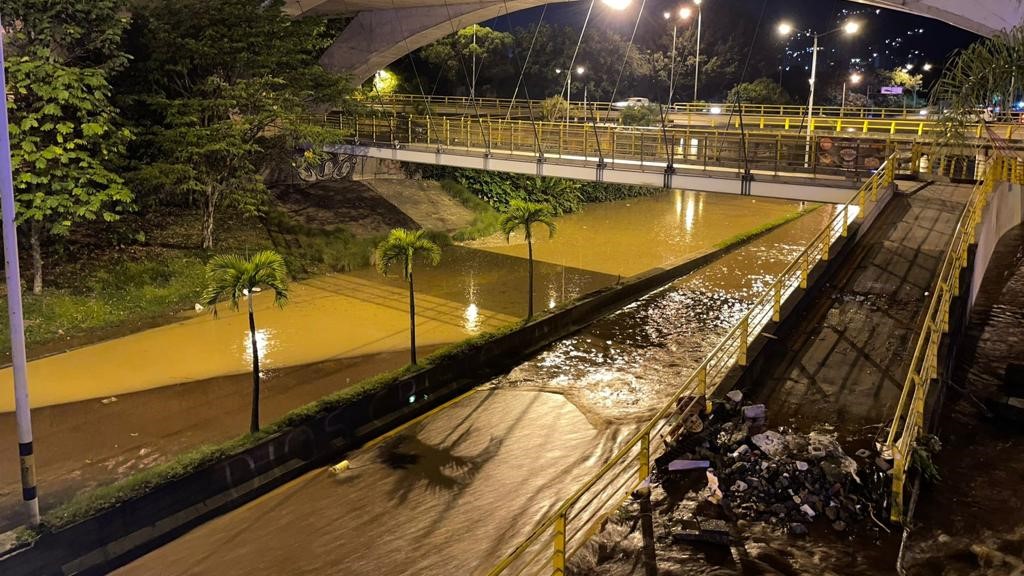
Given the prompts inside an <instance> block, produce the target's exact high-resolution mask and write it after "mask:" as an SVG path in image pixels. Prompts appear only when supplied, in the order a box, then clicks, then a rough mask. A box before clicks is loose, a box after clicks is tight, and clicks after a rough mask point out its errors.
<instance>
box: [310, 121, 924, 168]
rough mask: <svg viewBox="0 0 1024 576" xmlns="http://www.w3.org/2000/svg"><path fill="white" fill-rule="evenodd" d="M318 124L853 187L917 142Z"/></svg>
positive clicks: (551, 125) (511, 152)
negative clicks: (849, 182) (819, 179)
mask: <svg viewBox="0 0 1024 576" xmlns="http://www.w3.org/2000/svg"><path fill="white" fill-rule="evenodd" d="M323 121H324V122H325V124H327V125H329V126H332V127H335V128H339V129H341V130H342V131H343V132H344V133H345V134H346V135H347V137H348V138H349V139H350V141H352V142H353V143H358V144H368V143H373V144H374V145H377V146H381V147H394V146H401V147H403V148H410V149H416V148H419V149H422V150H429V151H431V152H451V151H464V152H467V153H469V154H470V155H486V156H490V157H523V156H530V157H534V158H537V159H555V158H557V159H559V162H560V163H562V164H571V163H577V164H594V165H602V166H607V167H612V168H614V169H617V170H636V171H659V172H661V171H665V170H666V168H669V167H670V168H673V169H676V168H678V169H680V170H686V169H691V170H699V171H735V172H737V173H742V172H744V171H745V170H748V169H749V170H750V171H751V172H754V173H758V172H760V173H769V174H774V175H782V174H796V175H805V174H810V175H814V176H837V177H844V178H853V179H856V180H860V179H863V178H867V177H868V176H870V174H871V173H873V172H874V171H875V170H877V169H878V167H879V166H880V165H881V164H882V163H883V162H884V160H885V158H887V157H888V156H890V155H891V154H892V153H893V152H900V153H901V154H905V155H911V154H913V150H915V144H914V140H915V139H916V137H902V136H899V135H884V136H876V137H867V136H864V135H862V134H854V135H851V136H850V137H834V136H823V135H817V134H814V135H811V136H810V138H808V137H807V136H806V135H796V134H782V133H758V132H750V133H746V134H741V133H739V132H737V131H733V130H715V129H703V128H691V127H676V126H672V127H657V128H647V127H628V126H616V125H599V124H596V123H591V124H583V123H565V122H530V121H523V120H504V119H491V118H446V117H433V116H416V115H408V116H393V117H385V116H373V115H371V116H365V115H361V116H342V115H338V114H328V115H326V116H325V117H324V120H323Z"/></svg>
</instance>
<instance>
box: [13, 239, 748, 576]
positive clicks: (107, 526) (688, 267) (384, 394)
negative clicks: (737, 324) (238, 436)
mask: <svg viewBox="0 0 1024 576" xmlns="http://www.w3.org/2000/svg"><path fill="white" fill-rule="evenodd" d="M748 241H749V240H748ZM740 245H742V244H738V245H735V246H732V247H729V248H724V249H720V250H710V251H707V252H705V253H703V254H701V255H699V256H697V257H694V258H691V259H689V260H688V261H686V262H684V263H681V264H678V265H676V266H672V267H669V268H666V269H655V270H652V271H650V272H648V273H646V274H642V275H639V276H636V277H633V278H631V279H629V280H627V281H625V282H623V283H621V284H619V285H616V286H613V287H610V288H607V289H604V290H600V291H597V292H595V293H593V294H590V295H588V296H586V297H584V298H582V299H581V300H579V301H577V302H575V303H573V304H572V305H570V306H568V307H566V308H563V309H558V310H556V311H554V312H553V313H551V314H550V315H547V316H544V317H541V318H539V319H537V320H535V321H534V322H531V323H530V324H528V325H525V326H523V327H522V328H520V329H518V330H516V331H514V332H511V333H509V334H506V335H503V336H501V337H499V338H496V339H495V340H492V341H490V342H486V343H483V344H481V345H478V346H476V347H474V348H473V349H471V350H467V351H466V352H465V353H464V354H462V355H461V356H460V357H459V358H454V359H452V360H450V361H448V362H446V363H443V364H439V365H436V366H433V367H431V368H427V369H424V370H421V371H420V372H417V373H415V374H412V375H410V376H407V377H405V378H402V379H401V380H398V381H397V382H395V383H393V384H392V385H390V386H387V387H385V388H384V389H382V390H380V391H378V392H376V393H369V394H367V395H366V396H364V397H362V398H359V399H358V400H356V401H355V402H353V403H351V404H349V405H346V406H343V407H340V408H337V409H333V410H330V411H325V412H324V413H321V414H318V415H316V416H314V417H312V418H310V419H309V420H308V421H305V422H301V423H297V424H296V425H294V426H293V427H291V428H288V429H286V430H285V431H283V432H281V433H279V434H276V435H275V436H273V437H270V438H268V439H266V440H264V441H262V442H260V443H258V444H257V445H255V446H253V447H251V448H249V449H246V450H244V451H241V452H239V453H237V454H234V455H233V456H231V457H228V458H225V459H223V460H220V461H218V462H215V463H213V464H210V465H208V466H205V467H203V468H201V469H198V470H196V471H195V472H193V473H191V474H189V475H188V476H185V477H183V478H180V479H178V480H175V481H173V482H169V483H167V484H165V485H162V486H160V487H158V488H156V489H154V490H152V491H150V492H147V493H146V494H144V495H142V496H140V497H138V498H136V499H134V500H130V501H128V502H125V503H124V504H122V505H120V506H118V507H116V508H114V509H111V510H108V511H106V512H103V513H100V514H98V515H96V516H94V517H92V518H89V519H87V520H85V521H83V522H81V523H78V524H75V525H73V526H70V527H68V528H65V529H63V530H60V531H57V532H55V533H49V534H44V535H42V536H41V537H40V538H39V539H37V540H36V541H35V542H34V543H32V544H31V545H30V546H27V547H24V548H21V549H18V550H15V551H13V552H11V553H8V554H6V555H4V556H0V574H3V575H4V576H29V575H32V576H41V575H51V574H53V575H56V574H105V573H106V572H108V571H109V570H112V569H113V568H116V567H117V566H120V565H123V564H125V563H127V562H129V561H131V560H132V559H134V558H136V557H138V556H140V555H142V554H145V553H146V552H148V551H150V550H152V549H154V548H156V547H158V546H160V545H161V544H163V543H165V542H167V541H169V540H171V539H173V538H175V537H177V536H179V535H180V534H182V533H184V532H186V531H187V530H189V529H191V528H192V527H194V526H196V525H198V524H201V523H202V522H204V521H206V520H208V519H210V518H213V517H215V516H217V515H220V514H223V513H225V512H227V511H229V510H231V509H233V508H236V507H238V506H240V505H242V504H244V503H245V502H248V501H250V500H252V499H254V498H256V497H258V496H260V495H261V494H264V493H266V492H268V491H270V490H272V489H274V488H276V487H278V486H280V485H282V484H284V483H286V482H288V481H290V480H293V479H295V478H297V477H299V476H301V475H302V474H305V473H307V472H309V471H311V470H313V469H315V468H317V467H320V466H323V465H325V464H329V463H333V462H336V461H337V460H338V459H340V457H341V455H342V454H344V453H345V452H346V451H349V450H352V449H355V448H357V447H359V446H360V445H361V444H362V443H364V442H365V441H367V440H369V439H371V438H374V437H377V436H379V435H380V434H383V433H384V432H386V431H388V430H391V429H393V428H395V427H396V426H398V425H400V424H401V423H403V422H406V421H409V420H411V419H413V418H415V417H417V416H419V415H421V414H424V413H426V412H427V411H429V410H431V409H433V408H434V407H436V406H439V405H441V404H442V403H444V402H446V401H448V400H450V399H451V398H454V397H456V396H458V395H459V394H462V393H464V392H466V391H468V390H469V389H471V388H472V387H474V386H476V385H478V384H481V383H483V382H485V381H486V380H488V379H489V378H492V377H493V376H495V375H497V374H500V373H502V372H504V371H507V370H509V369H511V368H512V367H514V366H515V365H516V364H518V363H520V362H522V361H523V360H525V359H526V358H528V357H529V356H531V355H532V354H534V353H535V352H537V351H538V350H540V349H542V348H544V347H545V346H547V345H548V344H550V343H551V342H554V341H556V340H558V339H560V338H563V337H565V336H568V335H569V334H572V333H573V332H575V331H577V330H579V329H580V328H582V327H584V326H586V325H587V324H590V323H591V322H593V321H595V320H597V319H599V318H601V317H603V316H605V315H607V314H610V313H612V312H614V311H616V310H618V309H620V308H622V307H623V306H625V305H627V304H629V303H631V302H633V301H635V300H636V299H637V298H639V297H641V296H643V295H645V294H647V293H649V292H650V291H652V290H654V289H656V288H659V287H661V286H664V285H665V284H668V283H669V282H672V281H673V280H675V279H677V278H679V277H681V276H683V275H685V274H688V273H690V272H692V271H694V270H697V269H698V268H701V267H703V266H705V265H707V264H709V263H710V262H712V261H713V260H714V259H716V258H718V257H720V256H722V255H724V254H726V253H727V252H729V251H731V250H734V249H736V248H737V247H739V246H740ZM339 387H343V386H339Z"/></svg>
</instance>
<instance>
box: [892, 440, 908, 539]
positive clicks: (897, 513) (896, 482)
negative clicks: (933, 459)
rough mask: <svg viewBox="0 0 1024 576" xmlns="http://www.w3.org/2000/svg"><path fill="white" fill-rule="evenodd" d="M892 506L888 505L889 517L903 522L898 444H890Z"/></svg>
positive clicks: (902, 463)
mask: <svg viewBox="0 0 1024 576" xmlns="http://www.w3.org/2000/svg"><path fill="white" fill-rule="evenodd" d="M892 457H893V462H892V506H890V509H891V510H890V514H889V519H890V520H892V521H893V522H896V523H899V524H902V523H903V473H904V467H905V466H904V459H903V454H902V452H901V451H900V447H899V446H898V445H893V446H892Z"/></svg>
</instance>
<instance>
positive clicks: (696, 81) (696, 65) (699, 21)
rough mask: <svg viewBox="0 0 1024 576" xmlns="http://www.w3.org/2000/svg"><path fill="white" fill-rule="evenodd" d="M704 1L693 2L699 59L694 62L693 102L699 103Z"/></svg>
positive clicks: (694, 0)
mask: <svg viewBox="0 0 1024 576" xmlns="http://www.w3.org/2000/svg"><path fill="white" fill-rule="evenodd" d="M702 1H703V0H693V3H694V4H696V5H697V58H696V60H694V67H693V101H694V102H696V101H697V85H698V84H699V81H700V32H701V25H702V23H703V20H704V12H703V11H702V10H701V8H700V4H701V2H702Z"/></svg>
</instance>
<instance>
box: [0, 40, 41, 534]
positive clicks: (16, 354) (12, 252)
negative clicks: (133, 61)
mask: <svg viewBox="0 0 1024 576" xmlns="http://www.w3.org/2000/svg"><path fill="white" fill-rule="evenodd" d="M6 36H7V31H6V30H5V29H4V27H3V22H0V94H2V97H3V105H2V106H0V210H2V212H3V235H4V237H3V238H4V264H5V266H4V272H5V273H6V276H7V317H8V320H9V321H10V326H11V367H12V370H13V372H14V412H15V420H16V422H17V428H18V456H19V458H20V460H21V497H22V500H24V503H25V512H26V514H27V516H28V522H29V525H31V526H38V525H39V497H38V495H37V493H36V466H35V457H34V455H33V448H32V413H31V410H30V408H29V403H28V373H27V363H26V360H25V321H24V318H23V316H22V307H21V266H20V263H19V262H18V227H17V225H16V223H15V222H16V220H15V213H14V210H15V205H14V177H13V175H12V173H11V136H10V131H9V130H8V118H7V74H6V70H5V67H4V62H5V60H4V41H5V40H6Z"/></svg>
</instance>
